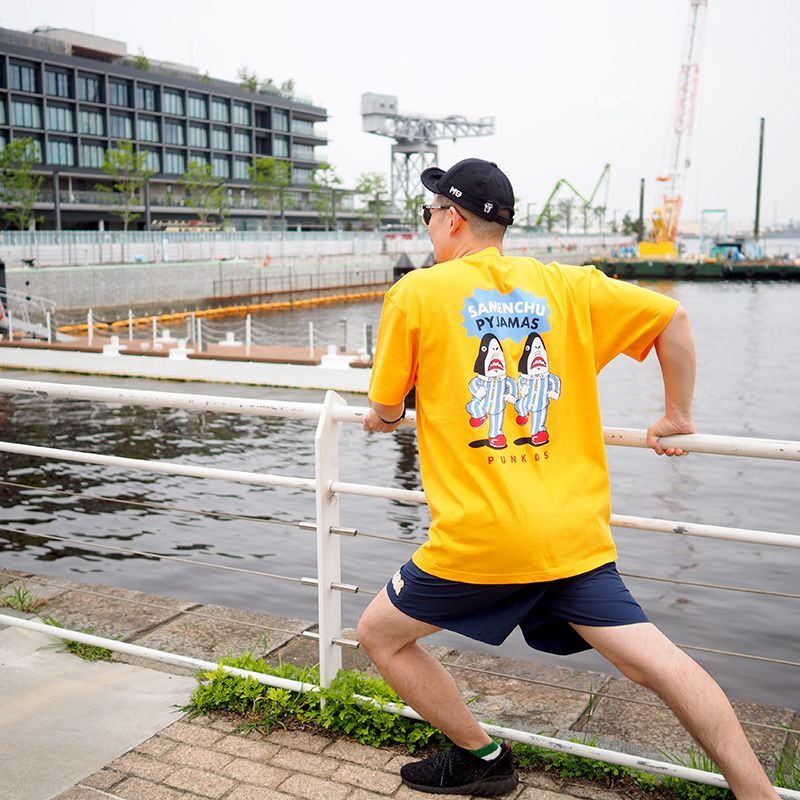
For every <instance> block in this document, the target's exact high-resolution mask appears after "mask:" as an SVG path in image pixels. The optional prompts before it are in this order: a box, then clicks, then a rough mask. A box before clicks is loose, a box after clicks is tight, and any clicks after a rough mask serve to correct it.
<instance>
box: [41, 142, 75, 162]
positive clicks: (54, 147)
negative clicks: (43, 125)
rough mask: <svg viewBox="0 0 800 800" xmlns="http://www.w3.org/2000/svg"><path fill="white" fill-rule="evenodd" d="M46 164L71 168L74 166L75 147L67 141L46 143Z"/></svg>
mask: <svg viewBox="0 0 800 800" xmlns="http://www.w3.org/2000/svg"><path fill="white" fill-rule="evenodd" d="M47 163H48V164H60V165H62V166H67V167H71V166H73V165H74V164H75V145H74V144H73V143H72V142H70V141H69V140H67V139H50V140H49V141H48V142H47Z"/></svg>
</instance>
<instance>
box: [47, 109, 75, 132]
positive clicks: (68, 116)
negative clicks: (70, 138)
mask: <svg viewBox="0 0 800 800" xmlns="http://www.w3.org/2000/svg"><path fill="white" fill-rule="evenodd" d="M47 128H48V130H51V131H64V132H67V133H72V131H74V130H75V121H74V119H73V116H72V109H71V108H69V107H68V106H54V105H49V106H47Z"/></svg>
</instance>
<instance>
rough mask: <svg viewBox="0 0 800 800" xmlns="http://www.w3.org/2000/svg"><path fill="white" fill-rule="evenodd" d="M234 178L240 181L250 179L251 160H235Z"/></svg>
mask: <svg viewBox="0 0 800 800" xmlns="http://www.w3.org/2000/svg"><path fill="white" fill-rule="evenodd" d="M233 177H234V178H237V179H238V180H249V178H250V159H249V158H234V159H233Z"/></svg>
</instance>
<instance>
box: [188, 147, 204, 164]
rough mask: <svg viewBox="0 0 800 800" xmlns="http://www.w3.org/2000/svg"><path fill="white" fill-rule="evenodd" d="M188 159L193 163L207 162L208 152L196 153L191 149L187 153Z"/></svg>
mask: <svg viewBox="0 0 800 800" xmlns="http://www.w3.org/2000/svg"><path fill="white" fill-rule="evenodd" d="M189 161H194V163H195V164H208V153H198V152H197V151H195V150H192V152H191V153H189Z"/></svg>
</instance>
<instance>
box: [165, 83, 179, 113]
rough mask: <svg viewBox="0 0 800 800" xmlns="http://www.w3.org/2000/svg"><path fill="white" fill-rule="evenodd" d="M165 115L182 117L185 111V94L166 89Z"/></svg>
mask: <svg viewBox="0 0 800 800" xmlns="http://www.w3.org/2000/svg"><path fill="white" fill-rule="evenodd" d="M163 111H164V113H165V114H174V115H175V116H176V117H182V116H183V114H184V111H183V92H176V91H175V90H173V89H164V109H163Z"/></svg>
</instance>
